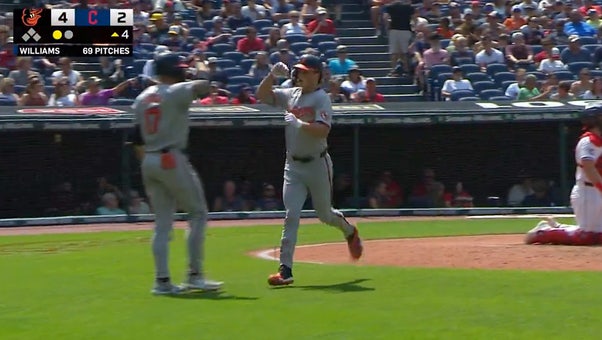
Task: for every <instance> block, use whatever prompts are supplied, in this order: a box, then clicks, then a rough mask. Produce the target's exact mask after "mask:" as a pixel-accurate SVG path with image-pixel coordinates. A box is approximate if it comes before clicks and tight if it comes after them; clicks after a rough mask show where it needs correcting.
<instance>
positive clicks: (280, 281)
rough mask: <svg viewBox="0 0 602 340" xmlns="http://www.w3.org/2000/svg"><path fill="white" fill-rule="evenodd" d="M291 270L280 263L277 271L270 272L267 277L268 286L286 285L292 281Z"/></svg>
mask: <svg viewBox="0 0 602 340" xmlns="http://www.w3.org/2000/svg"><path fill="white" fill-rule="evenodd" d="M294 281H295V280H294V279H293V270H292V269H290V268H289V267H287V266H285V265H283V264H281V265H280V269H279V270H278V273H276V274H272V275H270V276H269V277H268V283H269V284H270V286H286V285H290V284H291V283H293V282H294Z"/></svg>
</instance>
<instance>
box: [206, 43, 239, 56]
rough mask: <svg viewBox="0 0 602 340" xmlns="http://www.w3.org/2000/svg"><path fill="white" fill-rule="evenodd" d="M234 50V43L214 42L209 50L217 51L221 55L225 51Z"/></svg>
mask: <svg viewBox="0 0 602 340" xmlns="http://www.w3.org/2000/svg"><path fill="white" fill-rule="evenodd" d="M234 50H235V47H234V45H231V44H215V45H212V46H211V51H213V52H215V53H217V55H220V56H221V55H222V54H224V53H226V52H232V51H234Z"/></svg>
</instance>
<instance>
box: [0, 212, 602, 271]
mask: <svg viewBox="0 0 602 340" xmlns="http://www.w3.org/2000/svg"><path fill="white" fill-rule="evenodd" d="M463 218H465V217H461V216H453V217H373V218H353V219H351V220H352V222H353V223H358V222H359V223H361V222H376V221H409V220H442V219H463ZM302 223H303V224H312V223H319V221H318V220H317V219H315V218H307V219H303V220H302ZM281 224H282V219H261V220H260V219H254V220H221V221H210V222H209V226H210V228H214V227H232V226H256V225H274V226H278V225H281ZM186 226H187V224H186V222H177V223H176V228H178V229H183V228H186ZM151 228H152V223H135V224H134V223H120V224H89V225H65V226H43V227H17V228H0V236H8V235H37V234H68V233H93V232H107V231H135V230H150V229H151ZM522 241H523V235H484V236H483V235H481V236H454V237H430V238H407V239H392V240H369V241H365V242H364V245H365V248H366V249H365V255H364V257H363V258H362V260H361V261H359V262H358V265H384V266H402V267H429V268H480V269H524V270H595V271H602V261H599V259H600V258H602V247H565V246H534V245H530V246H528V245H524V244H523V242H522ZM259 253H261V254H260V255H261V256H262V257H264V258H272V259H274V258H275V257H277V256H278V254H277V251H275V250H266V251H262V252H258V254H259ZM258 254H255V255H258ZM295 261H300V262H314V263H349V262H350V259H349V255H348V252H347V246H346V244H345V243H332V244H318V245H305V246H299V247H298V248H297V251H296V253H295Z"/></svg>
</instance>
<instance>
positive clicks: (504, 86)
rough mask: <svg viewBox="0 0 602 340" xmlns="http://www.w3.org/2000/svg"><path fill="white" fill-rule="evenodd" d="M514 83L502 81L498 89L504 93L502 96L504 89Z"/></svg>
mask: <svg viewBox="0 0 602 340" xmlns="http://www.w3.org/2000/svg"><path fill="white" fill-rule="evenodd" d="M514 83H516V80H504V81H503V82H501V84H500V88H501V89H502V91H504V94H505V93H506V89H508V86H510V85H512V84H514Z"/></svg>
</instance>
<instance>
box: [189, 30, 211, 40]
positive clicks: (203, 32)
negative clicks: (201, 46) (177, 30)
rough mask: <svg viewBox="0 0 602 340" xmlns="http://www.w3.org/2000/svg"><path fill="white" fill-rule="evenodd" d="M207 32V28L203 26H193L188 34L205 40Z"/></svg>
mask: <svg viewBox="0 0 602 340" xmlns="http://www.w3.org/2000/svg"><path fill="white" fill-rule="evenodd" d="M206 34H207V30H206V29H205V28H203V27H191V28H190V30H189V31H188V35H190V36H192V37H195V38H198V39H199V40H204V39H205V35H206Z"/></svg>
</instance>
